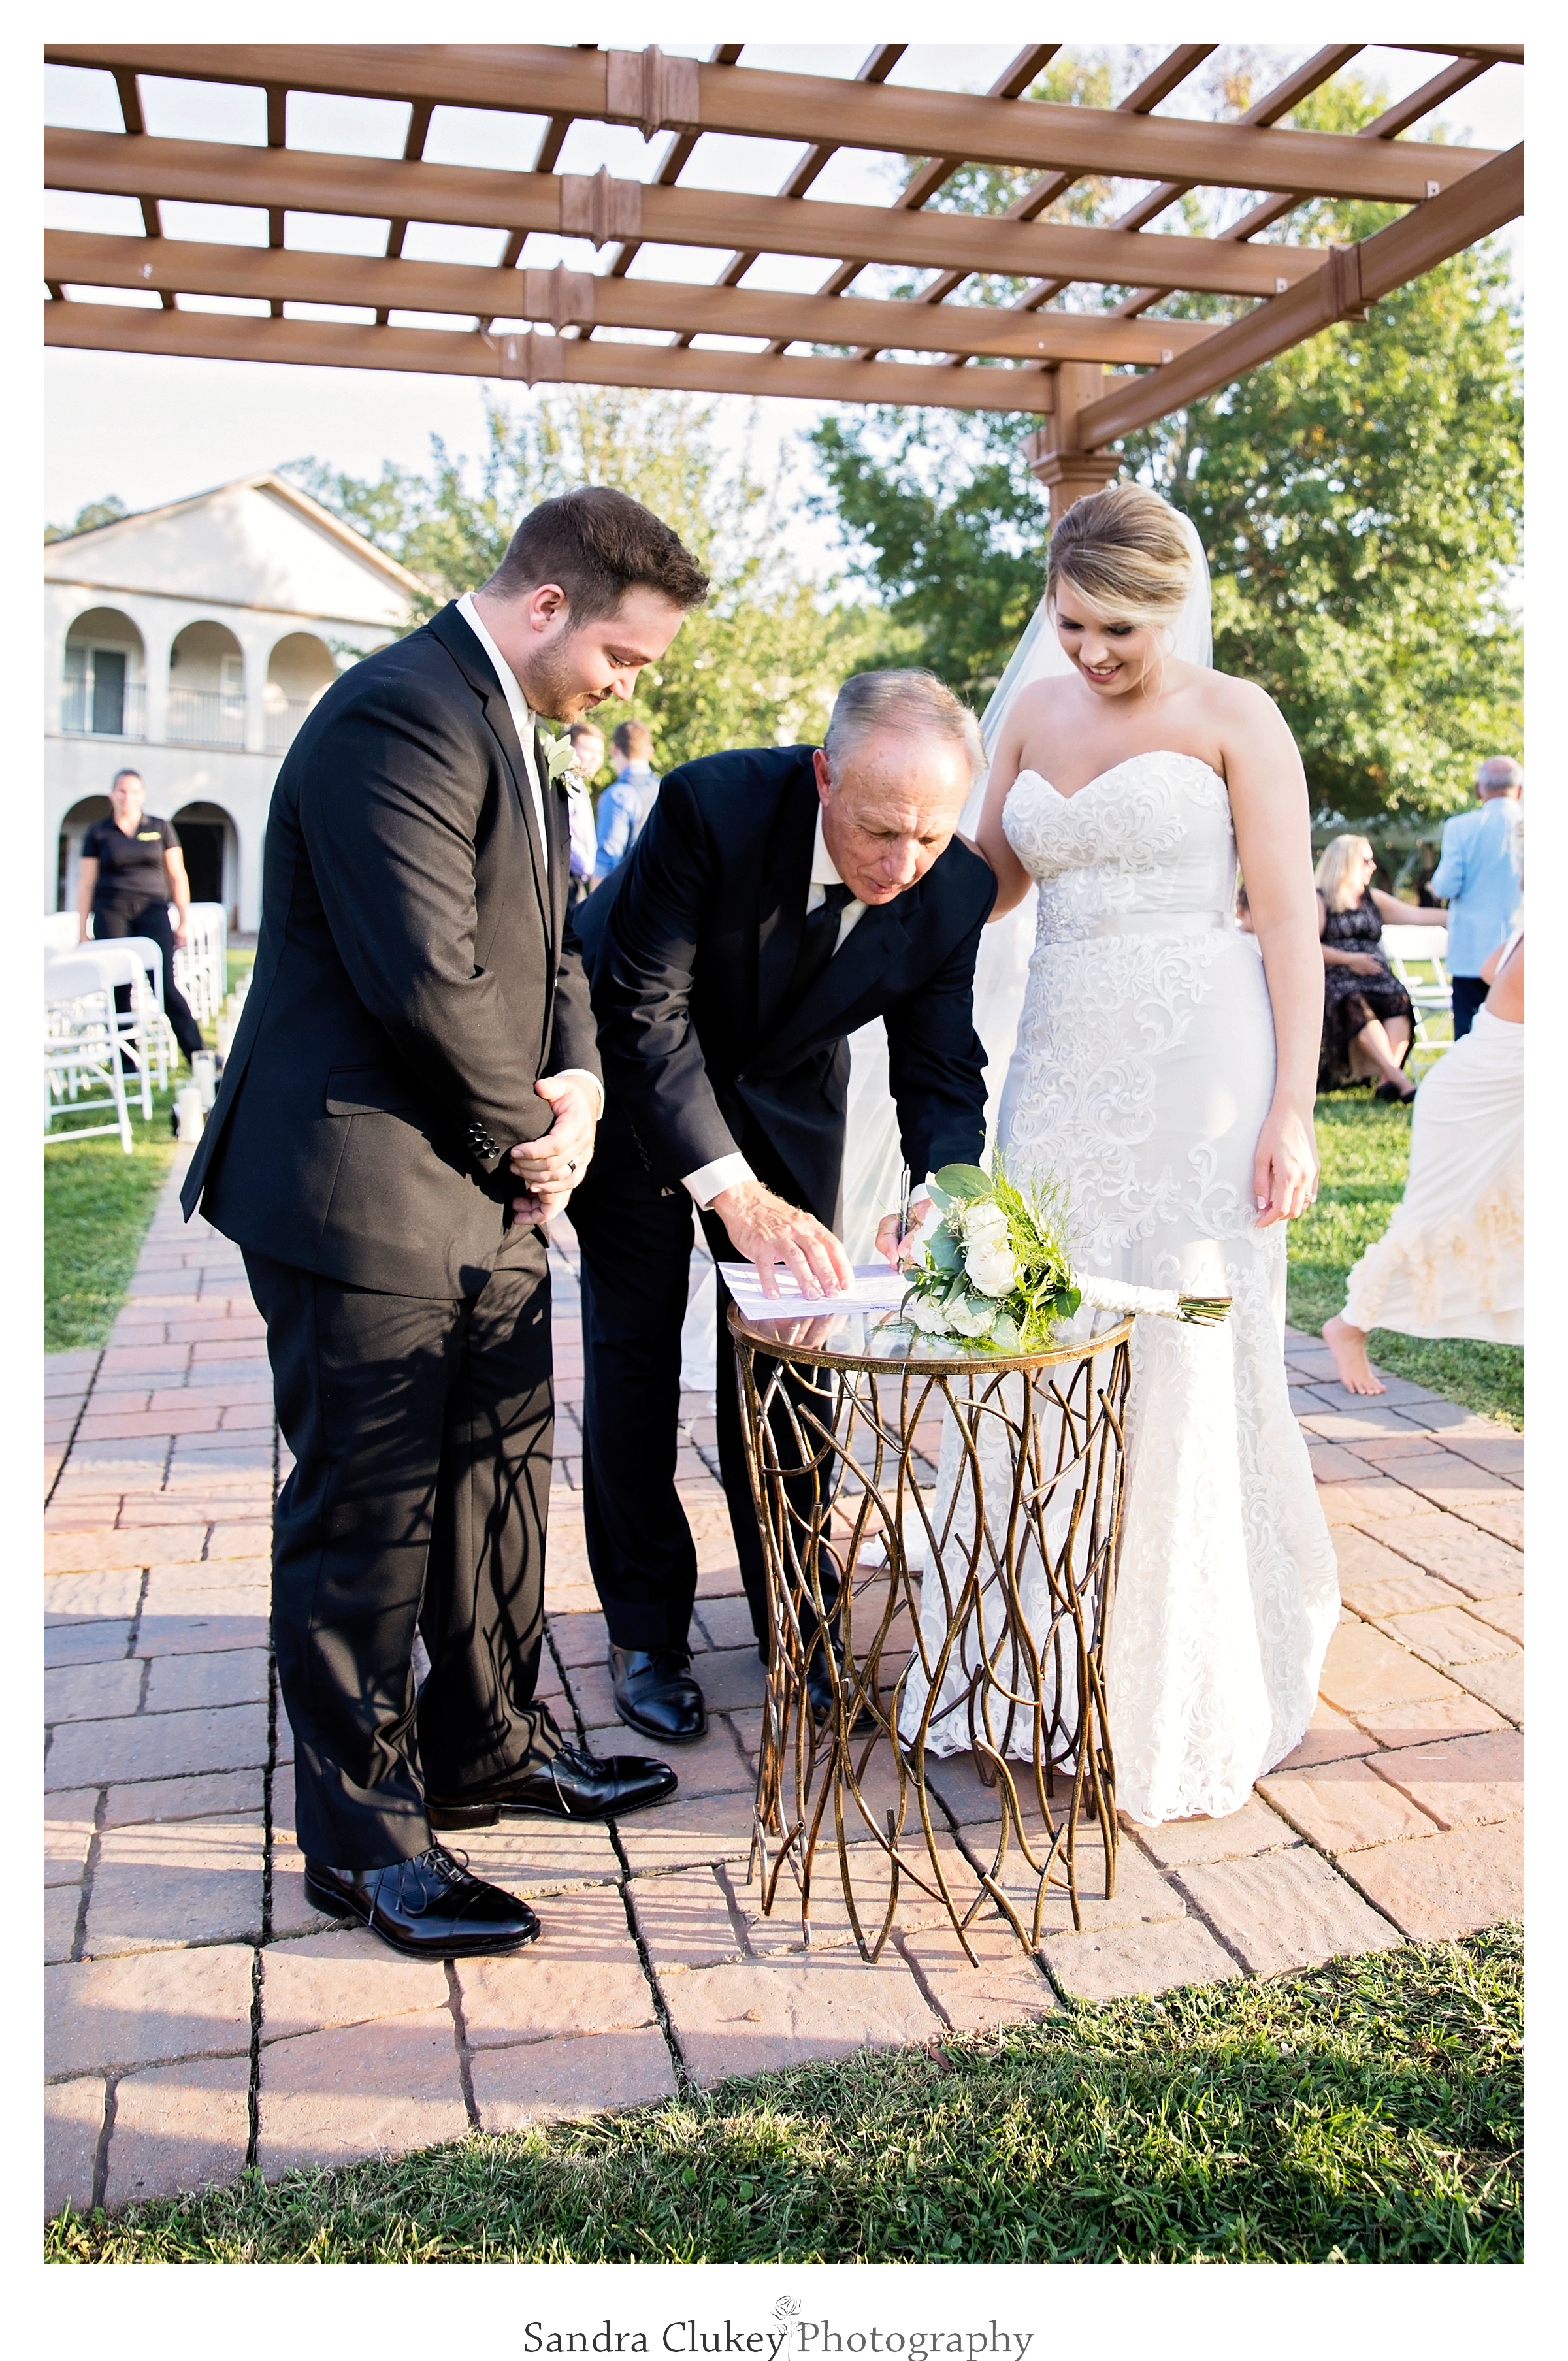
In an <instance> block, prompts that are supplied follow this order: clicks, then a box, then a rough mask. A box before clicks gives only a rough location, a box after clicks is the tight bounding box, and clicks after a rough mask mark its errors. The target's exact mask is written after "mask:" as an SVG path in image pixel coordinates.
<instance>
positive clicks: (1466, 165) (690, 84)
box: [45, 42, 1488, 250]
mask: <svg viewBox="0 0 1568 2361" xmlns="http://www.w3.org/2000/svg"><path fill="white" fill-rule="evenodd" d="M45 56H46V57H47V58H48V59H49V60H50V61H51V62H53V63H56V64H61V65H77V66H96V67H101V68H104V69H106V70H107V71H110V72H114V71H116V70H117V69H126V70H128V71H132V72H140V73H152V74H164V75H173V76H177V77H180V78H183V79H186V80H192V81H198V82H201V81H205V82H242V83H258V82H259V83H272V84H275V85H277V86H279V87H281V88H284V89H290V90H310V91H326V92H331V93H345V94H349V95H353V96H358V97H367V98H389V99H398V100H406V101H408V102H409V103H410V104H418V103H420V102H423V101H428V102H429V103H430V104H433V105H444V106H477V107H485V108H489V109H492V110H494V109H499V110H503V111H510V112H514V113H522V114H527V115H564V116H575V117H577V118H579V119H583V120H589V121H599V122H611V123H615V122H620V123H626V122H630V123H636V124H638V125H639V126H641V129H642V130H643V132H644V135H645V136H647V137H652V134H653V133H654V132H655V131H657V130H659V129H661V128H663V129H667V130H673V131H679V132H704V131H719V132H729V133H732V134H735V135H737V136H739V137H749V138H753V139H787V140H791V141H795V140H806V141H807V142H813V143H815V142H824V143H826V144H828V145H830V146H834V147H839V148H872V149H880V150H882V151H883V152H884V153H894V154H902V155H916V156H959V157H963V158H966V159H970V161H972V162H975V163H984V164H1014V165H1025V166H1030V167H1034V168H1036V169H1037V170H1058V171H1069V170H1070V171H1071V172H1073V173H1074V174H1075V175H1077V174H1080V173H1086V172H1095V173H1107V174H1112V175H1114V176H1117V177H1119V178H1124V179H1129V180H1141V181H1189V182H1190V183H1191V184H1192V185H1194V186H1195V187H1216V188H1242V189H1259V190H1274V191H1280V192H1292V193H1294V194H1297V195H1299V196H1302V197H1308V196H1322V197H1363V198H1372V199H1381V200H1384V201H1386V202H1388V203H1407V204H1409V203H1420V202H1421V201H1422V200H1423V199H1424V198H1426V197H1427V196H1428V195H1429V194H1430V193H1431V189H1430V186H1429V184H1430V183H1431V182H1432V181H1436V183H1437V185H1438V188H1439V189H1444V188H1447V187H1449V186H1451V185H1452V183H1453V181H1458V180H1463V179H1464V176H1465V174H1466V173H1469V172H1473V171H1475V170H1477V168H1478V167H1479V166H1481V165H1482V164H1484V163H1485V162H1486V160H1487V154H1488V151H1487V150H1485V149H1481V148H1432V147H1429V146H1427V145H1425V144H1422V145H1420V146H1418V147H1405V148H1401V147H1400V146H1398V143H1393V144H1390V145H1388V146H1387V147H1385V146H1381V145H1376V146H1375V145H1372V144H1370V143H1367V142H1365V141H1360V140H1357V139H1355V138H1354V137H1352V136H1349V135H1347V134H1344V133H1340V132H1320V131H1274V130H1266V129H1257V128H1253V127H1249V126H1244V125H1240V124H1222V123H1204V122H1191V121H1188V120H1185V119H1183V118H1181V117H1179V116H1167V115H1123V114H1119V113H1116V112H1113V111H1112V110H1110V109H1104V108H1096V107H1087V106H1060V105H1057V104H1051V103H1048V102H1046V101H1041V100H1008V99H996V98H983V97H973V96H970V95H969V94H967V93H959V92H950V91H931V90H919V89H912V88H909V87H907V86H906V85H904V84H896V85H895V84H892V83H889V84H885V85H883V86H882V87H880V88H877V87H871V86H868V85H866V84H864V83H860V82H846V81H841V80H835V79H833V78H831V77H829V76H827V75H820V74H816V75H814V74H783V73H770V72H764V71H760V70H759V69H757V68H754V67H750V66H742V65H699V64H697V63H696V61H695V60H692V59H687V58H666V57H663V55H662V54H661V53H660V52H659V51H658V50H657V49H649V50H642V51H638V50H614V49H611V50H591V51H590V50H585V49H555V48H543V47H540V48H532V47H527V46H521V45H511V44H508V45H506V46H504V47H503V46H500V45H495V46H488V47H461V48H458V47H423V46H419V45H415V44H397V45H391V44H388V45H380V46H377V45H356V46H353V47H350V46H346V45H344V44H339V43H333V42H313V43H309V44H269V43H249V42H247V43H244V44H240V43H233V42H214V43H165V42H86V43H77V42H64V43H58V42H57V43H51V44H49V46H48V47H47V48H46V50H45ZM231 152H232V151H231ZM729 242H730V243H731V244H733V243H734V241H733V240H731V241H729ZM797 250H799V249H797Z"/></svg>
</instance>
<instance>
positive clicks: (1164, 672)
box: [905, 485, 1339, 1822]
mask: <svg viewBox="0 0 1568 2361" xmlns="http://www.w3.org/2000/svg"><path fill="white" fill-rule="evenodd" d="M1201 566H1202V556H1201V550H1200V549H1198V548H1197V546H1196V536H1195V535H1194V534H1193V533H1192V532H1191V528H1190V526H1189V525H1187V523H1186V522H1185V521H1184V520H1183V519H1181V518H1180V517H1179V515H1178V514H1177V512H1176V511H1174V510H1172V509H1171V508H1170V507H1169V506H1168V504H1167V503H1166V502H1165V501H1163V500H1160V499H1159V498H1158V497H1157V495H1156V494H1155V493H1153V492H1149V491H1146V490H1144V489H1141V488H1139V487H1137V486H1135V485H1119V486H1116V487H1113V489H1109V490H1107V491H1104V492H1102V493H1099V494H1096V495H1095V496H1094V497H1092V498H1091V499H1088V500H1080V502H1079V503H1078V505H1077V506H1076V507H1074V508H1073V509H1071V510H1069V512H1068V514H1067V516H1066V517H1065V518H1064V519H1063V520H1062V522H1060V523H1059V524H1058V526H1057V527H1056V529H1055V531H1054V533H1052V536H1051V544H1050V558H1049V572H1048V575H1047V594H1046V609H1047V613H1046V617H1045V620H1044V626H1043V629H1042V631H1041V633H1040V637H1041V638H1042V639H1044V638H1046V636H1047V633H1052V632H1053V631H1054V640H1055V643H1056V648H1057V649H1059V650H1060V652H1061V653H1062V655H1063V656H1065V659H1066V661H1065V663H1060V664H1058V665H1057V666H1056V668H1055V676H1049V677H1045V678H1035V679H1033V680H1032V681H1031V682H1030V683H1029V685H1026V686H1022V687H1017V688H1016V689H1015V693H1014V694H1013V696H1012V697H1011V700H1010V702H1009V704H1008V707H1007V709H1006V712H1005V715H1004V718H1003V720H1002V725H1001V729H1000V731H999V733H998V734H997V736H996V738H995V741H994V743H993V746H992V763H991V771H990V778H989V783H988V785H987V787H986V790H985V797H984V805H983V808H982V811H981V817H980V820H979V826H978V831H977V840H978V842H979V845H980V848H981V851H983V852H984V854H985V856H986V858H987V859H988V860H989V861H990V862H991V863H992V867H993V868H994V869H995V871H996V873H997V875H998V877H999V879H1000V881H1001V885H1000V892H999V895H998V897H997V904H996V914H997V916H998V917H1002V916H1003V914H1004V913H1005V912H1007V911H1009V910H1011V909H1012V908H1014V906H1016V905H1017V904H1019V903H1020V902H1021V901H1022V900H1023V898H1024V896H1025V895H1026V894H1027V893H1028V892H1029V890H1030V888H1031V887H1032V886H1033V885H1035V884H1038V888H1039V908H1038V918H1037V925H1036V943H1035V950H1034V954H1033V957H1032V959H1031V961H1030V964H1029V972H1028V981H1027V983H1026V986H1025V993H1024V1000H1023V1008H1022V1013H1021V1016H1020V1018H1019V1024H1018V1033H1017V1047H1016V1049H1015V1050H1014V1056H1013V1060H1012V1064H1011V1067H1010V1069H1009V1071H1008V1076H1007V1083H1006V1087H1005V1090H1004V1092H1003V1100H1002V1107H1001V1113H1000V1119H999V1123H998V1140H997V1146H998V1150H999V1153H1000V1154H1001V1156H1002V1158H1003V1160H1004V1162H1005V1164H1006V1167H1007V1170H1008V1171H1009V1172H1010V1173H1011V1174H1012V1175H1013V1177H1014V1179H1017V1180H1024V1179H1025V1178H1026V1176H1027V1175H1028V1174H1029V1173H1030V1172H1031V1171H1032V1170H1033V1171H1035V1172H1037V1173H1038V1174H1040V1175H1041V1176H1042V1177H1044V1178H1049V1179H1051V1180H1058V1181H1059V1182H1061V1183H1062V1184H1063V1185H1064V1186H1065V1188H1066V1190H1067V1191H1068V1194H1069V1227H1070V1230H1071V1235H1072V1239H1073V1244H1074V1249H1075V1255H1076V1258H1077V1260H1078V1263H1079V1265H1080V1268H1083V1269H1085V1270H1087V1271H1091V1272H1093V1273H1096V1274H1098V1275H1100V1276H1102V1277H1105V1278H1109V1279H1120V1280H1123V1281H1125V1282H1131V1283H1133V1284H1135V1285H1140V1286H1147V1287H1159V1288H1180V1289H1184V1290H1189V1291H1192V1292H1200V1293H1204V1294H1216V1293H1223V1294H1229V1295H1231V1296H1232V1297H1233V1298H1234V1309H1233V1312H1232V1315H1231V1318H1230V1320H1229V1321H1228V1322H1227V1323H1225V1324H1223V1326H1220V1327H1218V1328H1212V1329H1205V1328H1201V1327H1197V1326H1188V1325H1183V1324H1179V1323H1173V1322H1169V1321H1162V1320H1157V1319H1150V1318H1140V1319H1139V1320H1138V1322H1137V1323H1136V1327H1135V1333H1134V1342H1133V1354H1132V1390H1131V1396H1130V1401H1129V1411H1128V1444H1127V1483H1126V1495H1125V1505H1124V1519H1123V1539H1122V1554H1121V1562H1120V1570H1119V1574H1118V1577H1117V1587H1116V1594H1115V1600H1114V1604H1113V1609H1112V1613H1111V1619H1110V1626H1109V1638H1108V1642H1107V1651H1106V1680H1107V1708H1108V1715H1109V1720H1110V1728H1111V1736H1112V1741H1113V1746H1114V1749H1115V1757H1116V1784H1117V1798H1118V1802H1119V1804H1120V1805H1121V1806H1122V1808H1123V1809H1124V1810H1125V1811H1127V1812H1128V1813H1129V1814H1130V1815H1131V1817H1133V1818H1134V1819H1135V1820H1140V1821H1144V1822H1155V1821H1160V1820H1168V1819H1176V1818H1182V1817H1189V1816H1192V1815H1196V1814H1205V1813H1206V1814H1211V1815H1214V1816H1219V1815H1222V1814H1224V1813H1229V1812H1234V1811H1237V1810H1239V1809H1240V1807H1241V1806H1242V1805H1243V1804H1244V1803H1245V1800H1246V1797H1247V1794H1248V1791H1249V1789H1250V1788H1251V1785H1252V1784H1253V1782H1254V1780H1255V1779H1256V1778H1257V1777H1258V1776H1259V1775H1260V1774H1261V1773H1264V1772H1266V1771H1267V1770H1268V1769H1270V1768H1271V1767H1272V1765H1273V1764H1275V1763H1277V1762H1279V1761H1280V1760H1281V1758H1282V1757H1283V1756H1284V1755H1286V1754H1288V1753H1289V1752H1291V1750H1292V1749H1293V1748H1294V1747H1295V1746H1296V1745H1297V1744H1298V1742H1299V1740H1300V1738H1301V1736H1302V1734H1303V1732H1304V1731H1305V1730H1306V1727H1307V1723H1308V1720H1309V1719H1310V1715H1311V1711H1312V1706H1313V1700H1314V1697H1315V1696H1316V1692H1317V1684H1318V1675H1319V1672H1320V1670H1321V1664H1322V1659H1323V1653H1324V1650H1325V1649H1326V1647H1327V1644H1328V1640H1329V1635H1330V1633H1331V1631H1332V1629H1333V1625H1334V1622H1335V1620H1336V1616H1337V1613H1338V1606H1339V1598H1338V1587H1337V1581H1336V1576H1335V1569H1334V1557H1333V1550H1332V1543H1331V1541H1330V1538H1329V1533H1328V1529H1327V1527H1326V1525H1325V1523H1324V1521H1323V1516H1322V1512H1321V1509H1320V1508H1319V1506H1318V1502H1317V1498H1316V1495H1315V1493H1314V1490H1313V1487H1312V1479H1311V1473H1310V1466H1309V1462H1308V1458H1307V1452H1306V1447H1305V1444H1303V1442H1302V1439H1301V1436H1300V1433H1299V1429H1298V1428H1297V1425H1296V1422H1295V1419H1294V1418H1293V1416H1292V1415H1291V1411H1290V1407H1289V1401H1288V1394H1287V1388H1286V1378H1285V1369H1284V1361H1283V1354H1282V1342H1283V1336H1282V1332H1283V1323H1284V1309H1285V1239H1286V1224H1288V1222H1290V1221H1293V1220H1294V1219H1296V1217H1297V1216H1298V1215H1299V1214H1300V1213H1302V1212H1303V1211H1304V1210H1305V1208H1306V1207H1307V1205H1308V1204H1310V1202H1311V1199H1312V1197H1313V1195H1314V1193H1315V1190H1316V1184H1317V1170H1318V1160H1317V1152H1316V1148H1315V1145H1314V1141H1313V1133H1312V1102H1313V1096H1314V1091H1315V1084H1316V1075H1317V1060H1318V1041H1319V1033H1320V1029H1321V1020H1322V995H1323V982H1322V976H1323V969H1322V958H1321V951H1320V950H1319V946H1318V921H1317V909H1316V904H1315V901H1314V898H1313V891H1312V863H1311V852H1310V837H1309V816H1308V800H1307V788H1306V782H1305V779H1304V777H1303V774H1302V770H1301V763H1300V759H1299V755H1298V753H1297V751H1296V746H1295V743H1294V741H1293V740H1292V738H1291V736H1290V732H1289V730H1288V728H1287V727H1286V724H1285V722H1284V720H1283V719H1282V718H1281V716H1280V714H1279V712H1278V710H1277V708H1276V707H1275V706H1274V704H1273V703H1272V702H1271V700H1270V699H1269V698H1268V697H1266V695H1265V694H1264V692H1263V690H1261V689H1260V688H1257V687H1255V686H1252V685H1251V684H1250V683H1248V682H1246V681H1242V680H1235V679H1233V678H1231V677H1229V676H1228V675H1225V674H1223V673H1217V672H1214V671H1212V670H1209V669H1207V668H1206V666H1204V665H1203V664H1194V663H1190V662H1186V661H1184V660H1182V659H1181V658H1180V657H1179V656H1177V655H1175V654H1173V653H1170V648H1171V644H1172V633H1171V631H1170V628H1169V627H1170V625H1171V624H1172V623H1173V622H1174V621H1175V620H1176V619H1177V617H1178V616H1179V614H1181V612H1182V611H1183V609H1187V608H1189V607H1190V603H1191V598H1192V596H1193V593H1194V588H1195V582H1196V577H1197V572H1198V569H1201ZM1203 591H1204V597H1205V600H1206V581H1205V583H1204V585H1203ZM1204 636H1205V638H1206V632H1205V634H1204ZM1048 653H1050V654H1051V655H1053V656H1054V653H1055V651H1054V650H1050V651H1048ZM1040 668H1041V667H1040V664H1039V660H1038V657H1037V656H1036V661H1035V669H1036V670H1038V669H1040ZM988 718H989V717H988ZM1238 849H1239V851H1240V856H1241V864H1242V868H1243V871H1244V873H1245V878H1246V887H1247V896H1248V900H1249V903H1250V906H1251V910H1252V915H1253V923H1254V926H1255V928H1256V933H1255V936H1252V935H1247V934H1244V933H1242V932H1240V931H1239V930H1238V928H1237V927H1236V925H1235V920H1234V893H1235V882H1236V858H1237V851H1238ZM926 1587H927V1589H928V1590H929V1591H931V1593H932V1594H933V1598H935V1596H936V1593H937V1591H938V1585H936V1584H934V1583H932V1582H930V1581H929V1579H927V1586H926ZM959 1686H960V1687H961V1686H964V1684H962V1683H961V1682H960V1683H959ZM920 1702H921V1700H920V1699H919V1698H918V1697H915V1698H912V1699H911V1700H910V1705H909V1707H908V1708H906V1716H905V1719H906V1724H907V1721H908V1719H910V1717H911V1715H912V1713H913V1712H914V1711H917V1710H918V1706H919V1703H920ZM938 1702H939V1704H942V1705H944V1706H945V1704H946V1699H945V1698H944V1699H942V1700H939V1701H938ZM948 1720H949V1722H950V1725H951V1726H950V1728H949V1729H948V1730H946V1731H944V1729H943V1727H942V1723H941V1720H940V1719H938V1721H937V1724H936V1726H935V1727H934V1728H933V1731H932V1740H931V1751H933V1752H945V1751H948V1749H949V1748H951V1749H957V1748H961V1747H965V1746H967V1745H968V1744H969V1743H970V1734H969V1716H968V1713H967V1711H966V1710H963V1709H962V1708H959V1709H956V1710H954V1711H953V1712H952V1713H951V1714H950V1715H949V1716H948Z"/></svg>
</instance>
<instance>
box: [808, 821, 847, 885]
mask: <svg viewBox="0 0 1568 2361" xmlns="http://www.w3.org/2000/svg"><path fill="white" fill-rule="evenodd" d="M843 882H844V881H843V879H842V878H841V877H840V876H839V869H838V864H837V862H835V861H834V858H833V855H832V854H831V853H830V852H829V851H828V839H827V838H826V836H824V834H823V833H822V807H821V805H820V804H818V805H817V840H816V842H815V843H814V844H813V846H812V848H811V883H812V884H813V885H841V884H843Z"/></svg>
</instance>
